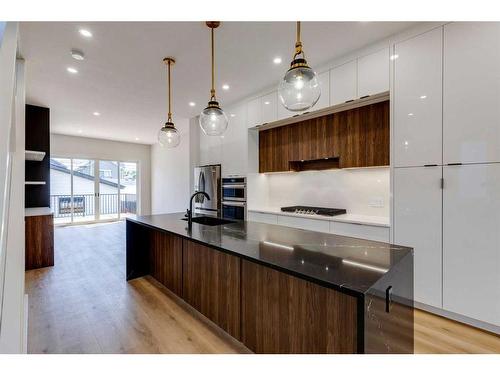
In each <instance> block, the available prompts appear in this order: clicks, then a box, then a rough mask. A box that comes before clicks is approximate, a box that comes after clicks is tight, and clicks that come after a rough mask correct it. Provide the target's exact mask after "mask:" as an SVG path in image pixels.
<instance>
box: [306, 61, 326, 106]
mask: <svg viewBox="0 0 500 375" xmlns="http://www.w3.org/2000/svg"><path fill="white" fill-rule="evenodd" d="M318 81H319V85H320V87H321V95H320V97H319V99H318V101H317V102H316V104H315V105H314V106H313V107H312V108H310V109H308V111H317V110H318V109H322V108H326V107H329V106H330V71H329V70H327V71H326V72H323V73H319V74H318Z"/></svg>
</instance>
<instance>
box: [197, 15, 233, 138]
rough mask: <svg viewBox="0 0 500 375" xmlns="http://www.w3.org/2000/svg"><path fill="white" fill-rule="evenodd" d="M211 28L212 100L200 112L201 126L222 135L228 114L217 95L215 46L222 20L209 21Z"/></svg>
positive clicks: (213, 133)
mask: <svg viewBox="0 0 500 375" xmlns="http://www.w3.org/2000/svg"><path fill="white" fill-rule="evenodd" d="M206 24H207V26H208V27H209V28H210V30H211V36H212V89H211V90H210V101H209V102H208V106H207V108H205V109H204V110H203V111H202V112H201V114H200V120H199V121H200V127H201V129H202V130H203V132H204V133H205V134H206V135H212V136H216V135H222V134H223V133H224V132H225V131H226V129H227V124H228V120H227V116H226V114H225V113H224V111H223V110H222V109H221V107H220V106H219V102H218V101H217V99H216V97H215V62H214V60H215V47H214V29H216V28H217V27H219V25H220V22H217V21H209V22H207V23H206Z"/></svg>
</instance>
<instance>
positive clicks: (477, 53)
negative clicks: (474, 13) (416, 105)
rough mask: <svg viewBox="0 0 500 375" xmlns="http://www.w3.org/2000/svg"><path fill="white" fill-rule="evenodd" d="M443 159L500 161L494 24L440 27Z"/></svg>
mask: <svg viewBox="0 0 500 375" xmlns="http://www.w3.org/2000/svg"><path fill="white" fill-rule="evenodd" d="M443 90H444V95H443V98H444V103H443V137H444V139H443V154H444V163H445V164H448V163H459V162H461V163H483V162H498V161H500V22H457V23H451V24H448V25H445V27H444V88H443Z"/></svg>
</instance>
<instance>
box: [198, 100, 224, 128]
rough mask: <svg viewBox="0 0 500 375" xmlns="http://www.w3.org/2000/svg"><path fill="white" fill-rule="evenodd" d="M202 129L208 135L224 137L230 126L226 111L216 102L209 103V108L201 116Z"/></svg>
mask: <svg viewBox="0 0 500 375" xmlns="http://www.w3.org/2000/svg"><path fill="white" fill-rule="evenodd" d="M199 121H200V127H201V129H202V130H203V132H204V133H205V134H206V135H211V136H217V135H222V134H223V133H224V132H225V131H226V129H227V125H228V119H227V116H226V114H225V113H224V111H223V110H222V109H221V108H220V107H219V103H217V102H216V101H210V102H208V107H207V108H205V109H204V110H203V111H202V112H201V114H200V120H199Z"/></svg>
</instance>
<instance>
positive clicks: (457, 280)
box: [443, 163, 500, 326]
mask: <svg viewBox="0 0 500 375" xmlns="http://www.w3.org/2000/svg"><path fill="white" fill-rule="evenodd" d="M443 177H444V190H443V308H444V309H446V310H449V311H453V312H455V313H458V314H461V315H465V316H468V317H471V318H473V319H477V320H480V321H483V322H487V323H490V324H493V325H496V326H500V199H499V192H500V164H498V163H494V164H475V165H457V166H445V167H443Z"/></svg>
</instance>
